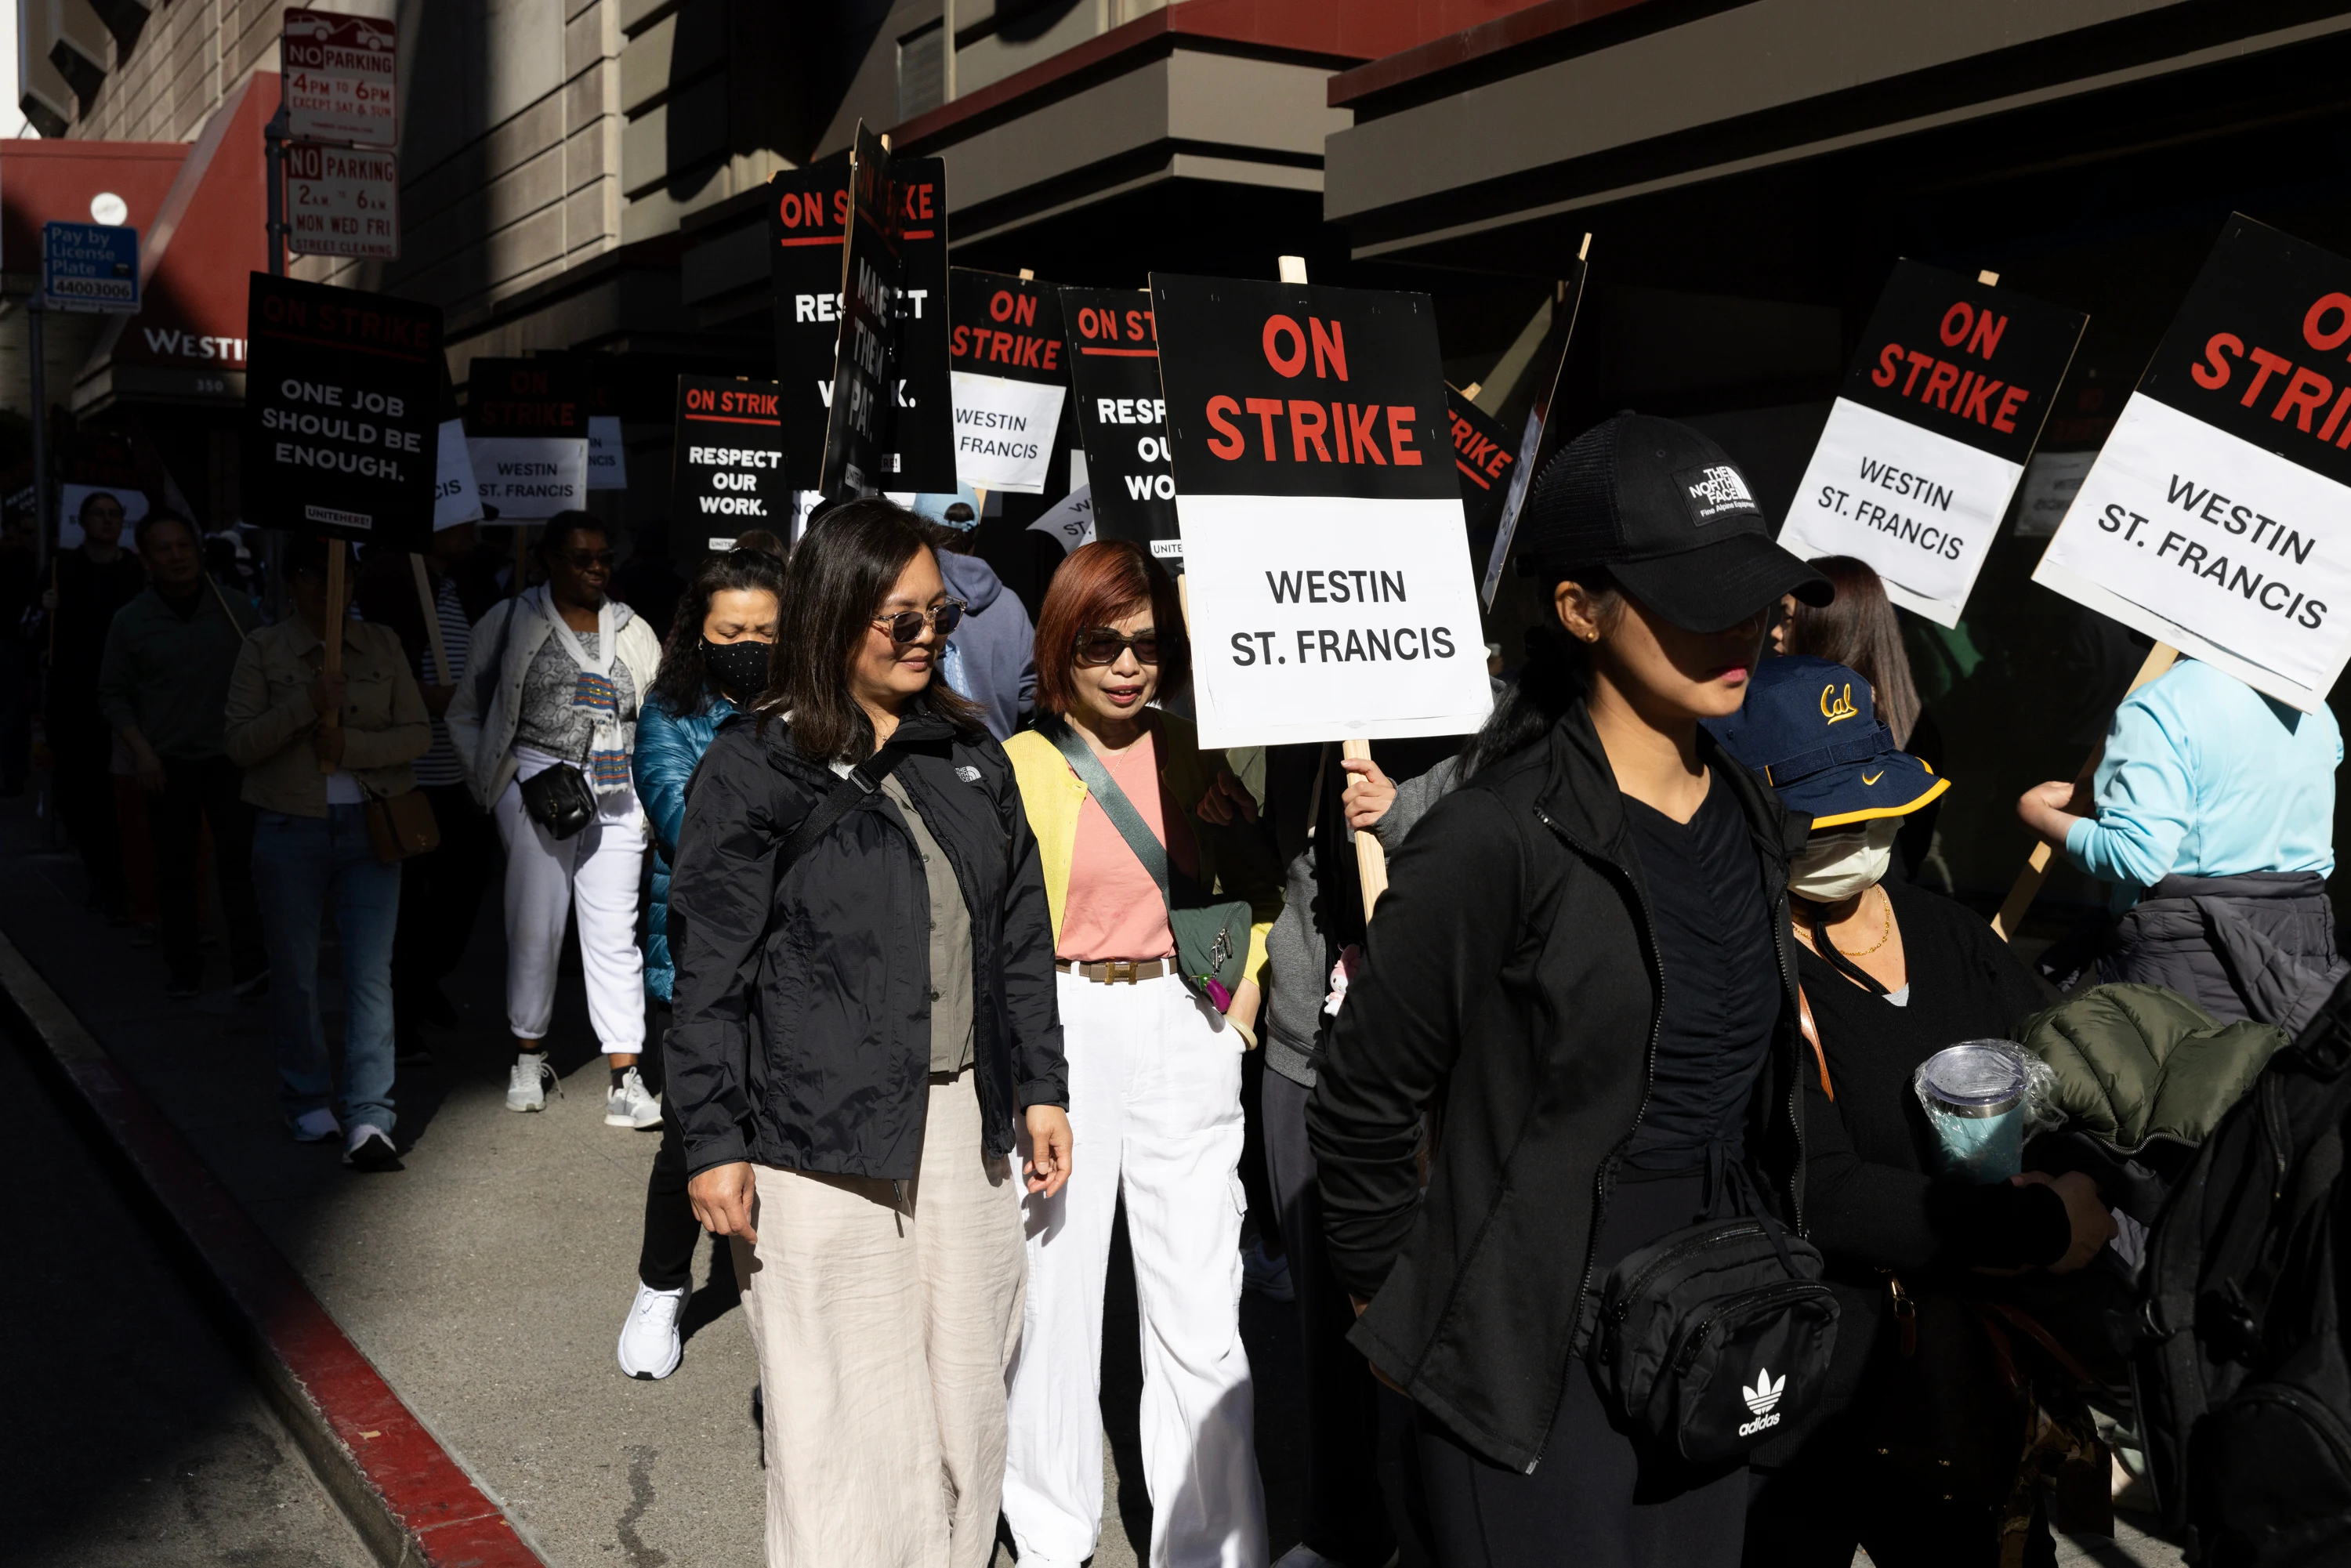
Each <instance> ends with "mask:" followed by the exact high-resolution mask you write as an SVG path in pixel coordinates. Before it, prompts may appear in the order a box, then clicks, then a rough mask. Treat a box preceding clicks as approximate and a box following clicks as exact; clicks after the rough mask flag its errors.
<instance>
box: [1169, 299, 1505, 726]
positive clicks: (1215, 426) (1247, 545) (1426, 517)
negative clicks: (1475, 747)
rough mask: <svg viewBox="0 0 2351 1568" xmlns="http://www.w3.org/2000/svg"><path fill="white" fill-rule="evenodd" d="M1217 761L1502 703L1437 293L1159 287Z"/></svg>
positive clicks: (1480, 711) (1202, 686) (1180, 514)
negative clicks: (1490, 658) (1470, 529)
mask: <svg viewBox="0 0 2351 1568" xmlns="http://www.w3.org/2000/svg"><path fill="white" fill-rule="evenodd" d="M1151 292H1152V296H1153V309H1154V310H1155V312H1156V317H1157V322H1158V329H1159V373H1160V379H1161V382H1162V383H1163V385H1164V386H1165V391H1166V400H1167V442H1168V446H1169V448H1170V455H1171V456H1172V458H1173V460H1174V465H1175V512H1176V520H1177V522H1178V524H1179V526H1180V527H1181V528H1182V529H1183V535H1184V563H1185V570H1186V573H1187V574H1188V575H1189V577H1190V579H1191V583H1192V592H1191V612H1192V643H1193V647H1194V649H1195V655H1194V661H1193V667H1194V672H1195V678H1196V683H1197V685H1196V698H1197V701H1198V706H1199V719H1200V739H1201V742H1202V744H1204V745H1207V746H1253V745H1259V744H1272V743H1275V742H1280V741H1300V740H1337V739H1353V738H1362V739H1366V740H1376V739H1381V738H1384V737H1402V736H1416V735H1455V734H1459V733H1461V732H1462V731H1465V730H1469V729H1474V728H1476V727H1478V725H1479V722H1480V721H1481V720H1483V719H1484V718H1485V716H1486V713H1487V711H1488V709H1489V707H1490V706H1491V697H1490V695H1489V687H1488V685H1487V684H1486V650H1485V643H1484V640H1483V639H1482V637H1481V636H1480V634H1479V622H1478V594H1477V587H1476V580H1475V579H1474V578H1473V577H1472V576H1471V574H1470V570H1469V548H1468V537H1467V534H1466V531H1465V529H1464V527H1463V523H1462V510H1461V488H1460V486H1459V483H1458V480H1457V478H1456V476H1455V473H1454V467H1453V442H1452V435H1451V429H1450V424H1449V422H1448V419H1447V413H1446V408H1445V378H1444V374H1443V371H1442V370H1441V368H1440V366H1439V363H1438V360H1437V327H1436V322H1435V319H1434V317H1433V314H1432V311H1431V308H1430V304H1429V300H1428V298H1427V297H1426V296H1425V295H1419V294H1386V293H1372V292H1367V291H1364V290H1361V289H1353V288H1324V287H1310V286H1308V285H1305V284H1287V283H1257V282H1246V281H1241V280H1238V279H1233V278H1217V277H1153V278H1152V280H1151Z"/></svg>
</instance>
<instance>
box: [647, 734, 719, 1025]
mask: <svg viewBox="0 0 2351 1568" xmlns="http://www.w3.org/2000/svg"><path fill="white" fill-rule="evenodd" d="M734 713H735V705H734V704H733V703H731V702H728V701H727V700H726V698H725V697H722V696H713V697H712V698H711V699H710V706H708V707H706V708H705V709H703V711H702V712H700V713H696V714H687V715H684V716H679V715H677V714H674V713H673V712H671V711H670V706H669V704H667V703H666V702H664V701H663V700H662V699H661V698H660V697H659V696H649V697H647V698H646V699H645V702H644V706H643V708H642V709H641V710H640V711H639V712H638V714H637V750H636V759H635V762H634V764H633V766H634V768H635V770H636V776H637V799H638V800H639V801H641V802H642V803H643V806H644V809H645V817H646V819H647V820H648V821H651V822H652V823H653V903H652V906H651V907H650V908H649V909H647V910H646V912H645V992H646V994H647V995H648V996H652V997H655V998H659V999H661V1000H662V1001H664V1002H665V1001H667V1000H669V999H670V982H671V978H672V977H673V976H674V974H675V973H676V967H675V966H674V964H673V963H672V962H671V961H670V956H669V868H670V862H672V861H673V860H674V859H675V858H676V856H677V831H678V828H679V826H680V825H681V824H682V823H684V821H685V784H686V780H687V779H692V778H693V777H694V770H695V767H696V766H697V765H698V764H700V762H701V761H702V754H703V753H704V752H705V751H707V750H709V749H710V737H712V736H714V735H716V734H717V733H718V727H719V726H720V725H721V724H723V723H725V722H726V720H727V719H728V718H730V717H732V716H734Z"/></svg>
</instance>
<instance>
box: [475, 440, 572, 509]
mask: <svg viewBox="0 0 2351 1568" xmlns="http://www.w3.org/2000/svg"><path fill="white" fill-rule="evenodd" d="M465 445H466V448H467V450H468V452H469V453H470V455H472V457H473V462H474V482H475V485H476V486H479V488H480V491H481V497H482V503H483V505H485V506H490V507H496V508H497V509H498V521H500V522H502V523H505V522H514V521H516V520H517V519H524V520H529V519H536V518H539V517H553V516H555V514H556V513H558V512H568V511H572V510H574V509H576V508H578V507H584V506H585V505H587V496H588V443H587V442H585V441H583V440H573V439H567V438H565V437H563V436H540V435H476V436H472V437H469V438H468V439H467V441H466V443H465Z"/></svg>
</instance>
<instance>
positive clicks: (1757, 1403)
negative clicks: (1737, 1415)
mask: <svg viewBox="0 0 2351 1568" xmlns="http://www.w3.org/2000/svg"><path fill="white" fill-rule="evenodd" d="M1787 1391H1788V1375H1787V1374H1786V1373H1784V1372H1783V1373H1782V1374H1781V1375H1780V1376H1779V1379H1778V1381H1776V1382H1775V1381H1773V1379H1772V1376H1771V1368H1770V1367H1768V1366H1759V1367H1757V1368H1756V1369H1755V1385H1754V1386H1753V1387H1751V1388H1750V1387H1749V1386H1748V1385H1745V1384H1743V1383H1742V1384H1740V1385H1739V1396H1740V1398H1742V1399H1744V1400H1746V1401H1747V1408H1748V1409H1750V1410H1751V1411H1753V1412H1754V1413H1755V1419H1754V1420H1752V1421H1750V1422H1748V1423H1747V1424H1746V1425H1745V1426H1743V1427H1740V1428H1739V1435H1740V1437H1753V1436H1754V1435H1755V1434H1756V1433H1758V1432H1761V1431H1767V1430H1769V1429H1770V1428H1771V1427H1776V1426H1778V1425H1779V1424H1780V1417H1779V1416H1778V1415H1777V1414H1775V1413H1774V1409H1773V1407H1774V1406H1777V1405H1778V1404H1779V1403H1780V1396H1781V1395H1782V1394H1784V1393H1786V1392H1787Z"/></svg>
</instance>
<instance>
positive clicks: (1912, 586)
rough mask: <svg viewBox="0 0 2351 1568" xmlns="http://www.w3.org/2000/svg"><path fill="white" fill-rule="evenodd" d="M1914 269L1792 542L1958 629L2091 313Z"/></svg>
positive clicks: (1880, 316)
mask: <svg viewBox="0 0 2351 1568" xmlns="http://www.w3.org/2000/svg"><path fill="white" fill-rule="evenodd" d="M1999 281H2000V278H1999V275H1998V274H1997V273H1990V272H1987V273H1981V274H1979V275H1978V276H1977V277H1976V278H1975V279H1974V280H1973V281H1972V282H1970V280H1969V279H1967V278H1966V277H1961V276H1960V275H1959V274H1958V273H1953V272H1945V271H1943V270H1942V269H1941V268H1939V267H1927V266H1924V265H1922V264H1920V263H1918V262H1915V261H1903V262H1897V263H1896V266H1895V268H1894V276H1893V277H1891V278H1890V279H1888V280H1887V282H1886V291H1885V292H1884V293H1882V294H1880V295H1879V296H1878V297H1877V308H1876V310H1874V311H1872V312H1871V314H1870V318H1869V325H1868V326H1867V328H1865V329H1864V331H1863V333H1862V338H1861V347H1860V349H1859V350H1857V351H1856V352H1855V355H1854V360H1853V364H1852V367H1851V368H1850V369H1849V370H1848V371H1846V372H1845V379H1844V387H1843V389H1842V390H1841V391H1840V392H1839V393H1838V395H1837V399H1836V402H1834V404H1833V405H1832V406H1831V408H1830V410H1829V418H1828V423H1827V425H1826V427H1825V428H1823V430H1822V432H1821V439H1820V444H1819V445H1818V446H1816V447H1815V448H1813V460H1812V462H1811V464H1810V465H1807V466H1806V468H1805V470H1804V477H1803V482H1802V484H1800V485H1799V486H1797V487H1796V499H1795V501H1794V503H1793V504H1792V506H1790V507H1789V508H1788V520H1787V523H1786V525H1785V526H1784V527H1783V528H1782V530H1781V534H1780V543H1781V545H1782V547H1784V548H1785V549H1789V550H1791V551H1792V552H1794V553H1795V554H1796V555H1797V556H1799V557H1802V558H1805V559H1811V558H1813V557H1818V556H1824V555H1845V556H1853V557H1855V558H1856V559H1860V560H1864V561H1866V562H1868V563H1869V565H1870V566H1871V567H1872V568H1873V569H1874V570H1876V573H1877V575H1878V577H1879V578H1880V580H1883V581H1884V582H1885V584H1886V597H1887V598H1889V599H1891V600H1893V601H1894V602H1895V603H1896V604H1898V605H1900V606H1901V607H1902V608H1903V609H1905V610H1908V611H1910V612H1914V613H1916V614H1918V615H1923V616H1925V617H1926V618H1927V619H1928V620H1929V621H1932V622H1936V623H1937V624H1938V625H1943V626H1956V625H1958V624H1959V616H1960V613H1961V612H1963V611H1964V610H1965V609H1966V608H1967V601H1968V593H1969V591H1970V590H1971V589H1972V588H1973V587H1974V586H1975V580H1976V575H1977V573H1979V572H1980V571H1981V570H1983V563H1984V559H1985V557H1986V556H1987V555H1989V554H1990V553H1991V546H1992V541H1993V540H1994V539H1995V538H1998V537H1999V533H2000V524H2001V518H2002V517H2006V516H2007V515H2008V505H2009V502H2010V501H2011V499H2013V498H2014V497H2015V495H2016V486H2017V484H2018V482H2019V481H2020V480H2022V478H2023V477H2024V465H2025V462H2026V460H2027V459H2028V458H2030V457H2031V456H2032V445H2033V443H2034V442H2035V441H2036V440H2038V439H2039V438H2040V434H2041V428H2042V425H2043V423H2044V422H2045V421H2046V420H2047V418H2048V416H2049V411H2050V409H2051V408H2052V407H2053V406H2054V404H2055V402H2056V392H2057V387H2058V385H2059V383H2060V382H2063V381H2064V379H2065V368H2066V366H2067V365H2068V364H2070V363H2071V362H2072V361H2073V358H2074V347H2075V345H2077V344H2078V343H2080V341H2081V340H2082V329H2083V328H2084V327H2085V326H2086V325H2087V324H2088V322H2089V318H2088V317H2086V316H2084V315H2082V314H2080V313H2079V312H2078V311H2073V310H2067V309H2064V308H2060V307H2058V306H2054V305H2049V304H2044V303H2043V301H2041V300H2038V299H2034V298H2031V297H2029V296H2026V295H2022V294H2019V293H2017V292H2016V291H2015V290H2013V289H2006V288H2001V287H1997V285H1998V283H1999Z"/></svg>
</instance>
